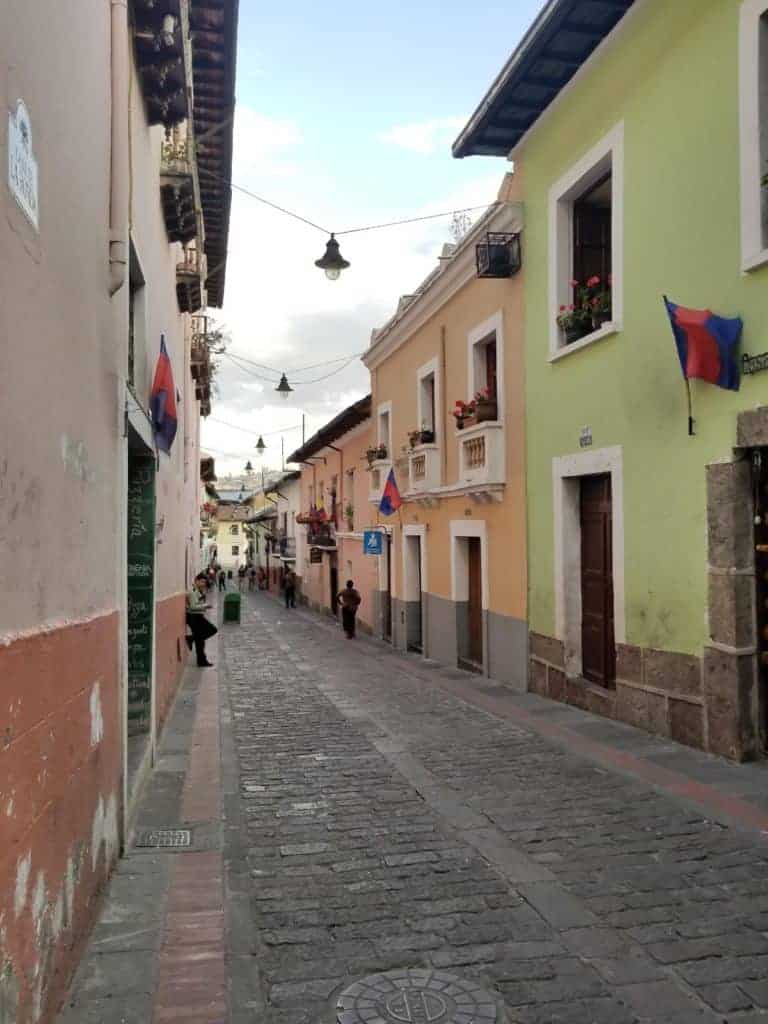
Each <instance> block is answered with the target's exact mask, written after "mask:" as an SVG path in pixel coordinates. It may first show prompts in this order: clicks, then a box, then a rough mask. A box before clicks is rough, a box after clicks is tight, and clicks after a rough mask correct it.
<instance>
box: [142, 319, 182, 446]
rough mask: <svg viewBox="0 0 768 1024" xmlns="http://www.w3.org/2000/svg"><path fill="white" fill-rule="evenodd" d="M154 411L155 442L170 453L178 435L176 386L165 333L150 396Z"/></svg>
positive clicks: (161, 340)
mask: <svg viewBox="0 0 768 1024" xmlns="http://www.w3.org/2000/svg"><path fill="white" fill-rule="evenodd" d="M149 408H150V411H151V413H152V431H153V433H154V435H155V444H156V445H157V447H158V448H159V449H160V451H163V452H166V453H170V451H171V445H172V444H173V440H174V438H175V437H176V427H177V425H178V424H177V419H176V388H175V387H174V384H173V370H172V368H171V360H170V359H169V358H168V349H167V348H166V347H165V335H164V334H161V335H160V355H159V356H158V357H157V366H156V367H155V379H154V381H153V383H152V391H151V392H150V397H149Z"/></svg>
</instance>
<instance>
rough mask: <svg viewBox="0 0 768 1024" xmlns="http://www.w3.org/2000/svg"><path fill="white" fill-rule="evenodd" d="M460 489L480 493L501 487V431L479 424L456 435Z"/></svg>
mask: <svg viewBox="0 0 768 1024" xmlns="http://www.w3.org/2000/svg"><path fill="white" fill-rule="evenodd" d="M457 438H458V442H459V479H458V484H459V486H460V487H472V488H477V489H478V490H482V489H483V488H485V487H488V486H494V485H496V486H498V485H500V484H504V483H505V480H506V478H505V467H504V427H503V425H502V424H501V423H493V422H483V423H476V424H475V425H474V426H471V427H465V428H464V429H463V430H461V431H459V432H457Z"/></svg>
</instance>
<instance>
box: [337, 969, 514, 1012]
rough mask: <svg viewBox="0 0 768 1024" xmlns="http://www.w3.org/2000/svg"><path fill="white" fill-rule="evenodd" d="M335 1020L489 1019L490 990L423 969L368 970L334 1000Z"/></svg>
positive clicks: (492, 1007)
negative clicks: (360, 979) (383, 971)
mask: <svg viewBox="0 0 768 1024" xmlns="http://www.w3.org/2000/svg"><path fill="white" fill-rule="evenodd" d="M336 1011H337V1012H336V1019H337V1021H338V1024H454V1022H456V1024H492V1022H493V1021H495V1020H496V1013H497V1009H496V1003H495V1001H494V998H493V996H492V995H491V994H490V993H489V992H486V991H485V989H483V988H481V987H480V986H479V985H477V984H476V983H475V982H474V981H466V980H465V979H464V978H457V977H456V976H455V975H453V974H447V973H446V972H445V971H429V970H421V969H412V970H400V971H387V972H386V973H384V974H371V975H369V976H368V977H367V978H363V980H362V981H357V982H355V984H354V985H350V986H349V988H347V989H345V990H344V991H343V992H342V994H341V995H340V996H339V1001H338V1003H337V1004H336Z"/></svg>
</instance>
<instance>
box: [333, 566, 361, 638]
mask: <svg viewBox="0 0 768 1024" xmlns="http://www.w3.org/2000/svg"><path fill="white" fill-rule="evenodd" d="M362 600H363V599H362V598H361V597H360V594H359V593H358V591H357V590H355V584H354V582H353V581H352V580H347V585H346V587H345V588H344V590H342V591H341V593H340V594H339V604H340V605H341V624H342V626H343V627H344V632H345V633H346V634H347V640H351V639H352V638H353V637H354V635H355V616H356V615H357V609H358V608H359V607H360V602H361V601H362Z"/></svg>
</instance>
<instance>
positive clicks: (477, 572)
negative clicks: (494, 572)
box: [467, 537, 483, 665]
mask: <svg viewBox="0 0 768 1024" xmlns="http://www.w3.org/2000/svg"><path fill="white" fill-rule="evenodd" d="M467 549H468V550H467V556H468V558H467V561H468V569H469V609H468V619H469V622H468V625H469V645H468V650H467V653H468V655H469V660H470V661H473V662H474V663H475V664H476V665H482V664H483V570H482V564H481V560H480V538H479V537H468V538H467Z"/></svg>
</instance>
